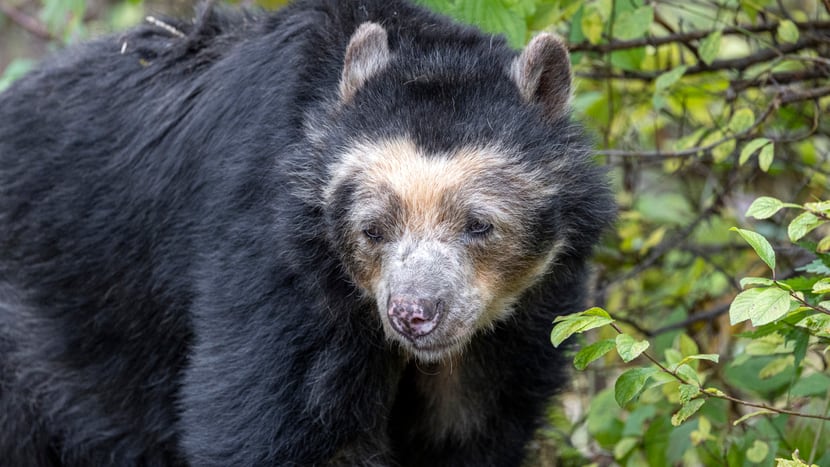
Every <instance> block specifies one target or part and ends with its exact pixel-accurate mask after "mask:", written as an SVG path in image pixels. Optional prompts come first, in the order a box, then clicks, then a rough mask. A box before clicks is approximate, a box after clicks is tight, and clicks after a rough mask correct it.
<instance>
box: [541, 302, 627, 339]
mask: <svg viewBox="0 0 830 467" xmlns="http://www.w3.org/2000/svg"><path fill="white" fill-rule="evenodd" d="M554 322H555V323H557V324H556V326H554V327H553V331H551V333H550V341H551V343H552V344H553V346H554V347H559V345H560V344H561V343H562V342H564V341H565V339H567V338H569V337H571V336H572V335H574V334H576V333H581V332H585V331H588V330H590V329H594V328H598V327H600V326H605V325H606V324H611V323H613V322H614V320H613V319H611V317H610V316H609V315H608V312H606V311H605V310H603V309H601V308H591V309H589V310H586V311H583V312H580V313H573V314H570V315H566V316H559V317H557V318H556V320H555V321H554Z"/></svg>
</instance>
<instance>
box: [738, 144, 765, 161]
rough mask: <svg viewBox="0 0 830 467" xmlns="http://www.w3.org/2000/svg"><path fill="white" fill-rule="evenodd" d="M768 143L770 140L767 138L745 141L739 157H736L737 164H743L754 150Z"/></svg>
mask: <svg viewBox="0 0 830 467" xmlns="http://www.w3.org/2000/svg"><path fill="white" fill-rule="evenodd" d="M769 144H770V140H769V139H768V138H755V139H753V140H752V141H750V142H748V143H746V144H745V145H744V148H743V149H741V157H740V158H738V164H740V165H744V164H745V163H746V161H748V160H749V158H750V157H752V155H753V154H755V151H757V150H758V149H760V148H762V147H766V146H767V145H769Z"/></svg>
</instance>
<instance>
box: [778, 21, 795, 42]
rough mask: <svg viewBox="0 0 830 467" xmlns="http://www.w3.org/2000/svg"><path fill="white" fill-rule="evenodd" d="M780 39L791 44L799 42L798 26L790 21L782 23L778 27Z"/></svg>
mask: <svg viewBox="0 0 830 467" xmlns="http://www.w3.org/2000/svg"><path fill="white" fill-rule="evenodd" d="M778 38H779V39H781V41H782V42H789V43H791V44H793V43H795V42H798V26H796V24H795V23H793V22H792V21H790V20H788V19H785V20H783V21H781V24H779V25H778Z"/></svg>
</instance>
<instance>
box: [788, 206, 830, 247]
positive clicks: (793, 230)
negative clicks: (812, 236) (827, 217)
mask: <svg viewBox="0 0 830 467" xmlns="http://www.w3.org/2000/svg"><path fill="white" fill-rule="evenodd" d="M824 222H825V221H824V220H822V219H821V218H820V217H817V216H816V215H815V214H813V213H811V212H802V213H801V214H799V215H798V217H796V218H795V219H793V220H792V222H790V225H789V226H788V227H787V235H789V237H790V241H792V242H793V243H795V242H797V241H798V240H800V239H801V237H803V236H805V235H807V234H808V233H810V231H812V230H813V229H815V228H816V227H818V226H820V225H821V224H823V223H824Z"/></svg>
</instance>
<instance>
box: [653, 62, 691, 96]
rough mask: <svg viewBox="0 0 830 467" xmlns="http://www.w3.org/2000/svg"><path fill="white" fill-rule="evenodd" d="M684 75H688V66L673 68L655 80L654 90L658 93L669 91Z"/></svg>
mask: <svg viewBox="0 0 830 467" xmlns="http://www.w3.org/2000/svg"><path fill="white" fill-rule="evenodd" d="M684 73H686V65H680V66H678V67H675V68H672V69H671V70H669V71H667V72H665V73H663V74H661V75H660V76H658V77H657V79H656V80H654V89H655V90H656V91H658V92H659V91H664V90H666V89H668V88H669V87H670V86H671V85H672V84H674V83H676V82H677V80H679V79H680V78H682V77H683V74H684Z"/></svg>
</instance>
